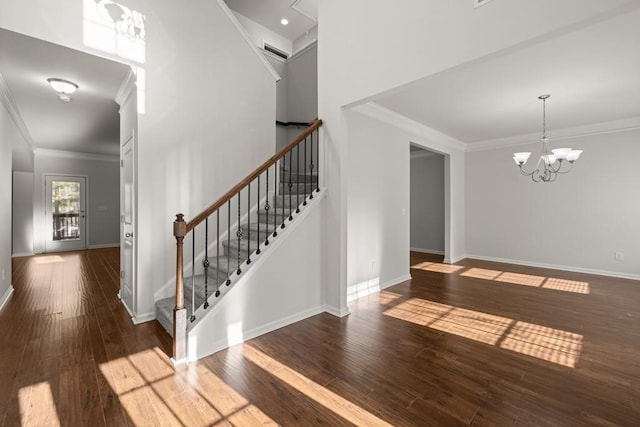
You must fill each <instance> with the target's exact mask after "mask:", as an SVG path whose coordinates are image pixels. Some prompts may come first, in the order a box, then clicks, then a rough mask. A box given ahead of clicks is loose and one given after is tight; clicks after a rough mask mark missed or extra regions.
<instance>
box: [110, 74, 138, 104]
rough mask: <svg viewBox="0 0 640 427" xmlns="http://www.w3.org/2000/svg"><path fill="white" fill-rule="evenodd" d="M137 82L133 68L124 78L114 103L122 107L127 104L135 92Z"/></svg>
mask: <svg viewBox="0 0 640 427" xmlns="http://www.w3.org/2000/svg"><path fill="white" fill-rule="evenodd" d="M136 81H137V77H136V73H135V72H134V71H133V68H129V72H128V73H127V75H126V76H124V79H123V80H122V84H120V88H119V89H118V92H117V93H116V96H115V98H114V101H116V102H117V103H118V105H119V106H120V107H122V105H123V104H124V103H125V102H127V99H129V97H130V96H131V94H132V93H134V92H135V90H136Z"/></svg>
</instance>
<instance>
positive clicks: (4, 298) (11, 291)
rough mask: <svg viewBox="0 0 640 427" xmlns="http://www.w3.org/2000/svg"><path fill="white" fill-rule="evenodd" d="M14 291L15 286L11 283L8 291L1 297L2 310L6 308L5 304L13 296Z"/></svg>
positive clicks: (0, 305)
mask: <svg viewBox="0 0 640 427" xmlns="http://www.w3.org/2000/svg"><path fill="white" fill-rule="evenodd" d="M12 293H13V286H11V285H9V288H8V289H7V291H6V292H5V293H4V295H2V297H1V298H0V311H1V310H2V309H3V308H4V305H5V304H6V303H7V301H9V297H11V294H12Z"/></svg>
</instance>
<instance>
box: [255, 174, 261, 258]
mask: <svg viewBox="0 0 640 427" xmlns="http://www.w3.org/2000/svg"><path fill="white" fill-rule="evenodd" d="M260 175H262V174H260ZM260 175H258V204H257V206H258V208H257V209H256V215H257V219H256V221H257V223H258V238H257V239H256V242H257V245H258V247H257V248H256V255H260Z"/></svg>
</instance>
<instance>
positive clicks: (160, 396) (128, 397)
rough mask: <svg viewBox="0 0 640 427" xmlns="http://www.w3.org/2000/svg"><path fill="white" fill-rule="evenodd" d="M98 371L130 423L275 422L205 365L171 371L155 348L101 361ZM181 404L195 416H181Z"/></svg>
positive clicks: (165, 358)
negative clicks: (193, 408) (189, 406)
mask: <svg viewBox="0 0 640 427" xmlns="http://www.w3.org/2000/svg"><path fill="white" fill-rule="evenodd" d="M100 371H101V372H102V375H103V376H104V378H106V380H107V382H108V383H109V385H110V386H111V388H112V390H113V391H114V392H115V394H116V395H117V396H118V399H119V401H120V403H121V405H122V407H123V408H124V409H125V410H126V412H127V414H128V415H129V417H130V419H131V420H132V422H133V423H134V424H136V425H138V424H140V425H143V424H144V425H146V424H149V423H150V422H151V420H153V419H156V418H157V419H158V420H159V421H161V422H162V423H165V424H166V425H192V424H193V422H194V419H195V422H196V424H203V425H216V424H218V423H221V425H227V424H226V421H229V422H231V423H232V424H233V425H255V424H259V425H265V424H267V425H268V424H271V425H275V424H276V423H275V422H274V421H273V420H271V419H270V418H269V417H268V416H267V415H265V414H264V413H263V412H262V411H261V410H260V409H258V408H257V407H255V405H253V404H251V403H250V402H249V401H248V400H247V399H245V398H244V397H243V396H241V395H240V394H239V393H238V392H236V391H235V390H234V389H233V388H231V387H230V386H228V385H227V384H226V383H225V382H224V381H222V380H221V379H220V378H218V377H217V376H216V375H215V374H213V373H212V372H211V370H210V369H208V368H207V367H206V366H205V365H203V364H201V363H194V364H191V365H189V366H188V367H187V369H186V370H184V371H182V372H176V371H175V370H174V367H173V366H172V365H171V364H170V363H169V362H168V360H167V357H166V356H165V355H164V354H163V353H162V351H161V350H160V349H158V348H153V349H149V350H145V351H142V352H138V353H135V354H131V355H129V356H127V357H121V358H118V359H114V360H111V361H109V362H105V363H103V364H101V365H100ZM149 390H151V392H150V391H149ZM185 401H187V402H190V403H193V404H194V405H195V406H196V407H197V408H198V411H197V414H194V413H185V411H184V408H185V406H187V405H185V404H184V402H185Z"/></svg>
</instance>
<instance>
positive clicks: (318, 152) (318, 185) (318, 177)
mask: <svg viewBox="0 0 640 427" xmlns="http://www.w3.org/2000/svg"><path fill="white" fill-rule="evenodd" d="M315 134H316V163H317V164H318V168H317V171H316V191H317V192H320V131H319V130H318V129H316V130H315Z"/></svg>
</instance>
